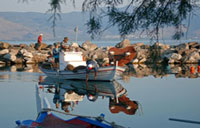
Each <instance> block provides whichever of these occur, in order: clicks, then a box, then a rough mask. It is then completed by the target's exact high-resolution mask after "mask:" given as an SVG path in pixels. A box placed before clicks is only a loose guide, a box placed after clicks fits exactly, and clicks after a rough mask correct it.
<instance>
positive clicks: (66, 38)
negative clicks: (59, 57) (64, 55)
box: [60, 37, 70, 52]
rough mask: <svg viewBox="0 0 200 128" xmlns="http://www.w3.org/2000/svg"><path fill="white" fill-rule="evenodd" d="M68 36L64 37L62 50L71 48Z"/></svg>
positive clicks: (61, 45)
mask: <svg viewBox="0 0 200 128" xmlns="http://www.w3.org/2000/svg"><path fill="white" fill-rule="evenodd" d="M68 40H69V39H68V37H64V40H63V41H62V42H61V44H60V50H61V51H64V52H65V51H69V50H70V45H69V44H68Z"/></svg>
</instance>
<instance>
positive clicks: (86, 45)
mask: <svg viewBox="0 0 200 128" xmlns="http://www.w3.org/2000/svg"><path fill="white" fill-rule="evenodd" d="M82 47H83V48H84V49H85V50H86V51H93V50H95V49H96V48H97V45H96V44H92V43H91V42H90V41H86V42H84V43H83V44H82Z"/></svg>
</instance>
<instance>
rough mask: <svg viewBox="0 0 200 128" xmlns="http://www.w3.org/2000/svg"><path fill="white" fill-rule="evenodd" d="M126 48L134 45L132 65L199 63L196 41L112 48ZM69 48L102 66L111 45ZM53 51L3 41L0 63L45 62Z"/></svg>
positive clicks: (127, 43)
mask: <svg viewBox="0 0 200 128" xmlns="http://www.w3.org/2000/svg"><path fill="white" fill-rule="evenodd" d="M127 46H133V47H134V48H135V50H136V52H137V56H136V58H135V59H133V60H132V61H131V63H136V64H141V63H146V64H147V63H148V64H149V63H150V64H151V63H164V62H165V63H169V64H176V63H179V64H188V63H190V64H191V63H193V64H194V63H200V43H198V42H189V43H183V44H179V45H174V46H170V45H167V44H162V43H158V42H157V43H154V44H153V45H145V44H144V43H135V44H131V43H130V41H129V40H127V39H125V40H123V41H122V42H120V43H118V44H116V45H115V47H117V48H124V47H127ZM72 47H73V48H75V49H76V50H78V51H81V52H82V53H83V55H84V56H85V58H86V59H89V58H93V59H96V60H98V61H99V63H101V64H103V63H104V62H107V61H108V60H109V59H108V58H109V57H108V56H109V49H110V48H111V47H113V46H107V47H97V45H96V44H93V43H91V42H90V41H86V42H84V43H83V44H82V45H81V46H80V45H78V44H77V43H72ZM53 48H54V46H53V45H47V44H44V43H43V44H42V47H40V48H38V47H37V45H36V44H31V45H26V44H19V45H11V44H9V43H6V42H0V64H2V63H7V64H8V63H11V64H12V63H13V64H17V63H27V64H34V63H40V62H44V61H45V60H47V57H48V56H49V55H50V54H52V49H53Z"/></svg>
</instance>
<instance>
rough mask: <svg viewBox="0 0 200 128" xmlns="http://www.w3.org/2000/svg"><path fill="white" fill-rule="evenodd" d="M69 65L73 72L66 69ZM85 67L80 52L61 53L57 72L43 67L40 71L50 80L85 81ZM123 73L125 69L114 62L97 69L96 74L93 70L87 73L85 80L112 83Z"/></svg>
mask: <svg viewBox="0 0 200 128" xmlns="http://www.w3.org/2000/svg"><path fill="white" fill-rule="evenodd" d="M69 65H71V66H72V67H74V68H73V70H72V69H70V70H69V68H66V67H68V66H69ZM86 67H87V65H86V61H85V60H84V59H83V56H82V52H61V53H60V54H59V70H58V69H52V68H50V69H49V68H44V67H41V68H40V69H41V71H42V72H44V73H45V74H46V75H47V76H49V77H51V78H56V79H67V80H86V75H87V71H86ZM124 71H125V68H123V67H119V66H118V64H117V62H116V64H115V65H113V66H106V67H99V68H98V69H97V71H96V73H95V71H94V70H91V71H90V73H88V79H87V80H96V81H114V80H116V79H120V78H121V77H120V76H121V75H122V73H123V72H124ZM95 74H97V75H95Z"/></svg>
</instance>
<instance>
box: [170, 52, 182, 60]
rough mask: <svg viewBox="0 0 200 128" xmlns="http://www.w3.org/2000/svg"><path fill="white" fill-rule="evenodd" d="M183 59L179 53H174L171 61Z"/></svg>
mask: <svg viewBox="0 0 200 128" xmlns="http://www.w3.org/2000/svg"><path fill="white" fill-rule="evenodd" d="M181 58H182V56H181V55H180V54H177V53H173V54H172V55H171V57H170V59H173V60H180V59H181Z"/></svg>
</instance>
